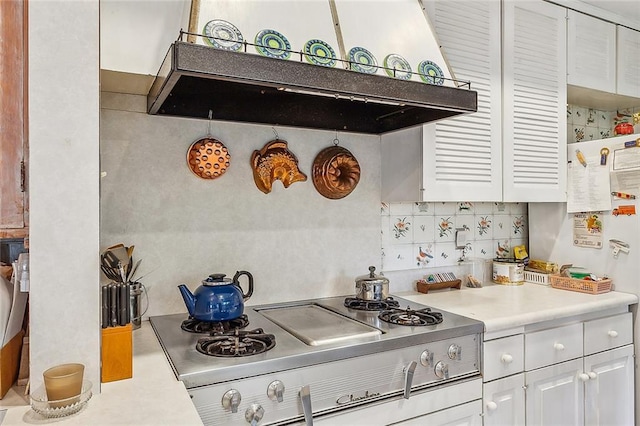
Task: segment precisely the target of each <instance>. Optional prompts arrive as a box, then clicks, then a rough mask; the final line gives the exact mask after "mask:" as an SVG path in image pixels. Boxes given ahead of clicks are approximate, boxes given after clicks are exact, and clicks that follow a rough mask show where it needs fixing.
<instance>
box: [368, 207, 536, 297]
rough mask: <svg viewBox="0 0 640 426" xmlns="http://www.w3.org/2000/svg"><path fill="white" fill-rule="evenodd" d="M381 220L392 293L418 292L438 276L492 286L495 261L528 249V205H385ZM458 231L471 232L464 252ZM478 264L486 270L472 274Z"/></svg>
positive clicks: (383, 244) (383, 265) (468, 233)
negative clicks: (417, 288)
mask: <svg viewBox="0 0 640 426" xmlns="http://www.w3.org/2000/svg"><path fill="white" fill-rule="evenodd" d="M380 219H381V225H380V230H381V235H382V268H383V270H384V273H385V276H387V277H388V278H389V279H390V280H391V284H390V289H391V291H392V292H393V291H406V290H414V289H415V281H416V280H418V279H421V278H424V277H425V275H428V274H431V273H433V272H453V273H454V274H455V275H456V277H458V278H463V277H464V276H465V275H466V274H470V273H473V274H474V276H476V277H477V278H480V277H482V278H484V279H485V281H490V280H491V263H490V260H491V259H493V258H496V257H514V254H513V247H515V246H518V245H524V246H525V247H527V250H528V248H529V247H528V237H529V235H528V232H529V231H528V209H527V204H526V203H470V202H458V203H443V202H435V203H434V202H429V203H427V202H419V203H382V205H381V208H380ZM457 229H464V230H467V234H466V243H464V244H461V245H462V246H464V249H458V248H456V243H455V237H456V230H457ZM476 259H479V260H480V261H479V262H476V263H475V267H476V268H477V267H478V265H481V267H482V268H484V271H482V272H478V271H473V270H472V268H473V267H474V263H473V261H474V260H476ZM460 260H464V262H460Z"/></svg>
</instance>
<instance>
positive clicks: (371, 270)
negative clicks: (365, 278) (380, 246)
mask: <svg viewBox="0 0 640 426" xmlns="http://www.w3.org/2000/svg"><path fill="white" fill-rule="evenodd" d="M375 277H376V267H375V266H369V278H375Z"/></svg>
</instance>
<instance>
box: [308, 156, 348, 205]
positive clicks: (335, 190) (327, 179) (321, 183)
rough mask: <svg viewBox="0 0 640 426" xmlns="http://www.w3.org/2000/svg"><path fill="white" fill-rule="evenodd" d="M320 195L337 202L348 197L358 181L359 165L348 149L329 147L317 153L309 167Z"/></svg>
mask: <svg viewBox="0 0 640 426" xmlns="http://www.w3.org/2000/svg"><path fill="white" fill-rule="evenodd" d="M311 176H312V179H313V185H314V186H315V187H316V190H318V192H319V193H320V195H322V196H324V197H326V198H330V199H332V200H337V199H339V198H344V197H346V196H347V195H349V194H350V193H351V192H352V191H353V190H354V189H355V187H356V186H357V185H358V182H359V181H360V164H358V160H356V158H355V157H354V156H353V154H351V152H350V151H349V150H348V149H345V148H342V147H340V146H337V145H336V146H330V147H328V148H325V149H323V150H322V151H320V153H318V155H317V156H316V158H315V159H314V160H313V165H312V167H311Z"/></svg>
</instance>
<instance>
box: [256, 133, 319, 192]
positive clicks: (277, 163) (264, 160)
mask: <svg viewBox="0 0 640 426" xmlns="http://www.w3.org/2000/svg"><path fill="white" fill-rule="evenodd" d="M251 167H252V168H253V180H254V181H255V183H256V186H257V187H258V189H259V190H260V191H262V192H264V193H265V194H268V193H269V192H271V188H272V186H273V182H275V181H276V180H279V181H281V182H282V184H283V185H284V187H285V188H288V187H289V186H290V185H291V184H292V183H295V182H304V181H305V180H307V176H306V175H305V174H304V173H302V172H301V171H300V169H298V159H297V158H296V156H295V155H293V153H292V152H291V151H289V148H288V147H287V141H284V140H282V139H275V140H272V141H271V142H267V144H266V145H265V146H264V147H263V148H262V149H261V150H260V151H253V155H251Z"/></svg>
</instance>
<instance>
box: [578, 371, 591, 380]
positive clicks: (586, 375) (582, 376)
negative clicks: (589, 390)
mask: <svg viewBox="0 0 640 426" xmlns="http://www.w3.org/2000/svg"><path fill="white" fill-rule="evenodd" d="M578 379H580V380H581V381H583V382H586V381H587V380H589V375H588V374H587V373H580V374H578Z"/></svg>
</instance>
